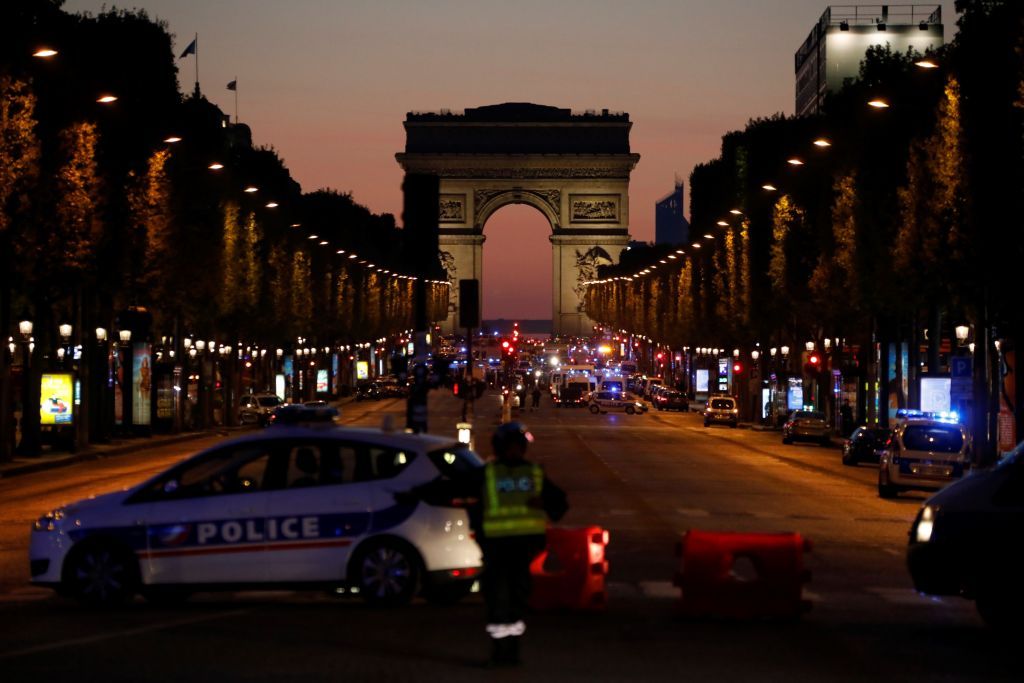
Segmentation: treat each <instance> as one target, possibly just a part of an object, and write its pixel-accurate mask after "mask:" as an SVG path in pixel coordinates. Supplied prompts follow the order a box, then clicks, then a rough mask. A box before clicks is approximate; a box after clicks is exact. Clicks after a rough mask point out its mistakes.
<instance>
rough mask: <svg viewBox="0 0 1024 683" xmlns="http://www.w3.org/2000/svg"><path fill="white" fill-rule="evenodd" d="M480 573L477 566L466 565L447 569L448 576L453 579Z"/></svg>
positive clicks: (467, 577) (465, 577) (469, 577)
mask: <svg viewBox="0 0 1024 683" xmlns="http://www.w3.org/2000/svg"><path fill="white" fill-rule="evenodd" d="M479 573H480V568H479V567H467V568H466V569H449V570H448V576H450V577H452V578H453V579H471V578H473V577H474V576H476V575H477V574H479Z"/></svg>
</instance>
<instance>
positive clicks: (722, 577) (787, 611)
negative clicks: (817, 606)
mask: <svg viewBox="0 0 1024 683" xmlns="http://www.w3.org/2000/svg"><path fill="white" fill-rule="evenodd" d="M810 549H811V544H810V541H808V540H806V539H804V538H803V536H801V535H800V534H796V533H786V534H746V533H732V532H714V531H699V530H696V529H691V530H690V531H688V532H687V533H685V534H683V538H682V541H681V542H680V543H679V544H678V546H677V554H678V555H679V557H680V567H679V570H678V571H677V573H676V576H675V579H674V580H673V583H674V584H675V585H676V586H678V587H680V588H681V589H682V593H683V595H682V600H681V601H680V602H679V604H678V611H679V613H680V614H682V615H684V616H689V617H705V616H712V617H726V618H732V619H753V618H758V617H768V618H787V617H796V616H799V615H800V614H802V613H803V612H806V611H807V610H808V609H810V606H811V604H810V602H807V601H805V600H803V597H802V591H803V585H804V583H806V582H808V581H810V579H811V573H810V572H809V571H807V570H806V569H804V559H803V554H804V552H808V551H810Z"/></svg>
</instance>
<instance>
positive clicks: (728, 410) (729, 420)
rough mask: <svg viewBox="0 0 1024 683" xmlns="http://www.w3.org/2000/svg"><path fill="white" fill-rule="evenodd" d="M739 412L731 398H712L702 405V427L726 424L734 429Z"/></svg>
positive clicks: (734, 400) (737, 421)
mask: <svg viewBox="0 0 1024 683" xmlns="http://www.w3.org/2000/svg"><path fill="white" fill-rule="evenodd" d="M739 412H740V411H739V409H738V408H737V407H736V399H734V398H733V397H732V396H712V397H711V398H709V399H708V400H707V403H705V404H704V426H705V427H710V426H711V425H712V424H727V425H729V426H730V427H732V428H733V429H735V428H736V425H737V424H738V423H739Z"/></svg>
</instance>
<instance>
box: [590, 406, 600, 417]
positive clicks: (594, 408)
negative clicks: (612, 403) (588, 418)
mask: <svg viewBox="0 0 1024 683" xmlns="http://www.w3.org/2000/svg"><path fill="white" fill-rule="evenodd" d="M590 412H592V413H593V414H594V415H597V414H598V413H600V412H601V408H600V406H596V405H593V406H590Z"/></svg>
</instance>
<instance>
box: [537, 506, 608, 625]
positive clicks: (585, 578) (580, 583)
mask: <svg viewBox="0 0 1024 683" xmlns="http://www.w3.org/2000/svg"><path fill="white" fill-rule="evenodd" d="M607 545H608V532H607V531H605V530H604V529H602V528H601V527H598V526H590V527H584V528H581V529H558V528H549V529H548V538H547V548H545V549H544V552H542V553H541V554H540V555H538V556H537V557H536V558H534V560H533V562H532V563H531V565H530V574H531V575H532V580H533V587H532V589H531V591H530V607H532V608H533V609H535V610H553V609H568V610H601V609H604V607H605V604H606V603H607V594H606V593H605V586H604V580H605V576H606V575H607V574H608V561H607V560H605V554H604V550H605V546H607Z"/></svg>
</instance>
